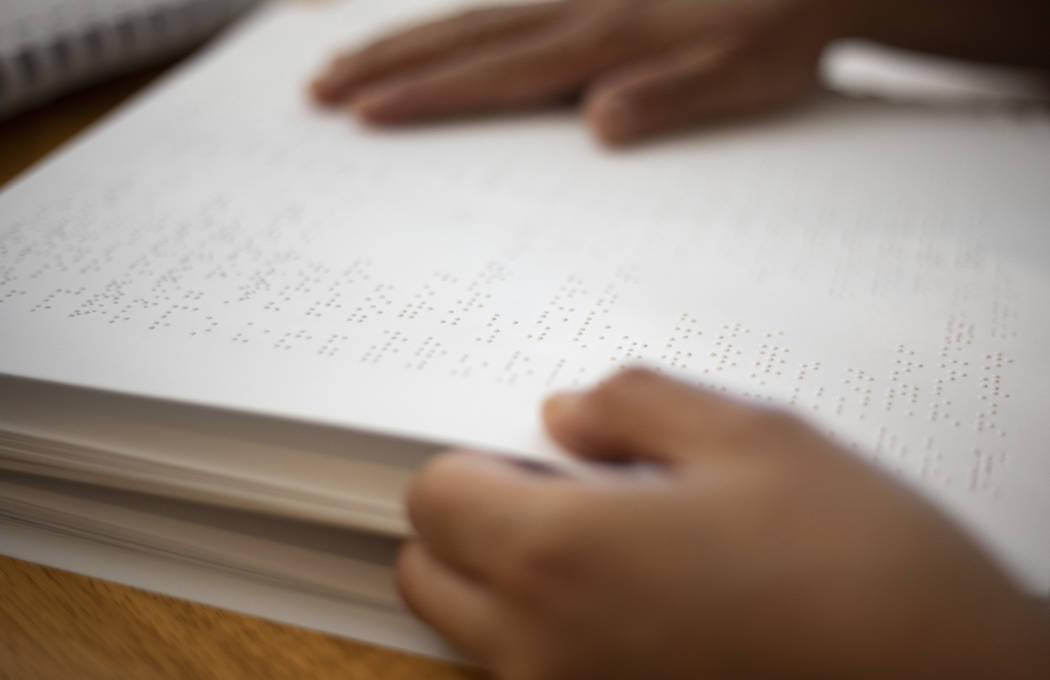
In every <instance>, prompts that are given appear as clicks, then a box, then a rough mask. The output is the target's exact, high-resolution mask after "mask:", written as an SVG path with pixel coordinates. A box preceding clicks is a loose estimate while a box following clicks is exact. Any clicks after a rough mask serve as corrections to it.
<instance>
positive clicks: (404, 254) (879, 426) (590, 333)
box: [0, 0, 1050, 590]
mask: <svg viewBox="0 0 1050 680" xmlns="http://www.w3.org/2000/svg"><path fill="white" fill-rule="evenodd" d="M424 4H425V5H427V6H428V7H429V6H430V5H431V4H432V3H424ZM417 10H418V6H417V5H415V4H413V3H384V2H379V1H378V0H375V1H368V0H358V1H355V2H353V3H347V4H346V5H339V6H335V7H328V8H323V9H317V8H294V7H277V8H272V9H270V10H267V11H265V12H263V13H262V14H260V15H258V16H256V17H254V18H253V19H251V20H250V21H249V22H248V23H247V24H246V25H244V26H243V27H242V28H241V30H239V31H238V32H237V33H236V35H234V36H233V37H232V38H231V39H230V40H228V41H226V42H225V43H223V44H222V45H220V46H219V47H218V48H217V49H214V50H212V51H211V52H210V53H209V54H207V55H205V56H203V57H201V58H199V59H197V60H195V61H194V62H193V63H191V64H190V65H189V66H188V67H186V68H184V69H183V70H182V71H181V72H179V73H178V74H176V75H175V76H174V77H172V78H169V79H168V80H167V82H166V83H164V84H162V85H161V86H159V87H156V88H154V89H153V91H152V92H151V93H150V94H148V95H147V96H146V97H144V98H142V99H140V100H139V101H137V102H136V103H134V104H133V105H131V106H129V107H127V108H125V109H124V110H123V111H122V112H121V113H120V114H118V115H117V116H115V117H113V118H111V119H110V120H109V121H107V122H106V123H105V124H103V125H102V126H100V127H98V128H97V129H95V130H94V131H93V132H92V133H91V134H89V135H87V136H85V137H83V138H81V139H80V140H79V141H77V142H76V143H75V144H73V145H72V146H70V147H68V148H67V149H66V150H64V151H63V152H61V153H60V154H58V155H56V156H55V157H53V158H52V159H50V160H49V161H48V162H46V163H44V164H43V165H41V166H40V167H38V168H37V169H36V170H35V171H33V172H31V173H29V174H28V175H27V176H25V177H23V178H22V179H21V181H18V182H16V183H15V184H14V185H13V186H11V187H10V188H8V189H7V190H6V191H5V192H4V193H3V194H2V195H0V263H2V264H0V333H2V335H0V342H2V344H3V351H2V352H0V371H2V372H5V373H10V374H16V375H21V376H27V377H33V378H44V379H50V380H58V381H61V382H66V383H73V384H78V385H89V386H94V387H100V388H104V389H110V390H116V391H120V392H125V393H130V394H149V395H154V396H160V397H164V398H169V399H177V400H183V401H189V402H193V403H198V404H205V405H209V404H210V405H222V406H226V407H232V408H237V409H244V410H248V411H253V412H258V413H262V414H280V415H282V416H286V417H295V418H300V419H304V420H309V421H318V422H325V423H330V424H336V425H340V426H345V427H349V428H357V429H362V430H366V431H369V432H378V433H386V434H390V435H392V436H411V437H416V438H423V439H427V440H433V441H437V442H448V443H457V444H469V445H474V446H480V447H486V448H493V449H498V450H501V451H510V452H520V453H525V454H528V455H534V456H547V457H550V456H558V455H560V454H558V453H557V452H556V451H554V449H553V448H552V447H551V446H550V444H549V443H548V442H547V441H546V440H545V438H544V436H543V434H542V430H541V426H540V422H539V418H538V407H539V403H540V400H541V398H542V397H543V396H544V395H546V394H548V393H549V392H551V391H553V390H556V389H564V388H573V387H583V386H586V385H588V384H590V383H591V382H593V381H595V380H597V379H599V378H601V377H602V376H606V375H608V374H610V373H611V372H613V371H615V370H616V369H618V368H620V367H621V366H624V365H628V364H634V363H639V362H645V363H648V364H650V365H653V366H657V367H660V368H662V369H663V370H666V371H669V372H673V373H675V374H678V375H681V376H683V377H685V378H687V379H689V380H692V381H694V382H696V383H698V384H702V385H704V386H706V387H708V388H709V389H715V390H720V391H725V392H726V393H727V394H732V395H736V396H739V397H744V398H748V399H751V400H755V401H759V402H763V403H774V404H781V405H784V406H787V407H790V408H792V409H794V410H795V412H797V413H799V414H801V415H802V416H804V417H806V418H808V419H809V420H811V421H812V422H814V423H816V424H817V425H818V426H819V427H820V429H821V430H823V431H825V432H828V433H829V434H831V435H832V436H833V437H835V438H836V439H837V440H838V441H839V442H842V443H843V444H844V445H845V446H847V447H849V448H850V449H852V450H854V451H856V452H857V453H858V454H859V455H863V456H868V457H871V458H873V459H874V460H876V461H878V463H879V464H881V465H884V466H885V467H886V468H888V469H890V470H893V471H895V472H897V473H898V474H899V475H900V476H901V477H902V478H904V479H906V480H909V481H910V482H912V483H915V484H917V485H918V486H919V487H920V488H922V489H924V490H925V491H926V492H927V493H928V494H929V495H930V496H931V497H932V498H934V499H936V500H937V501H938V502H939V503H941V504H942V505H943V506H944V507H946V508H948V509H949V510H950V511H951V512H952V513H953V514H954V516H956V517H957V518H959V519H960V520H962V521H963V522H964V523H965V524H966V525H967V526H968V527H970V528H971V529H972V530H973V531H974V532H976V533H977V535H979V536H980V537H981V538H982V539H983V540H984V541H985V542H986V543H987V544H989V545H990V546H992V547H993V548H994V549H995V550H996V551H997V553H998V554H999V555H1000V556H1001V557H1002V558H1003V559H1004V560H1005V561H1006V563H1008V564H1009V565H1010V566H1011V567H1012V568H1013V569H1014V570H1015V572H1016V573H1017V574H1019V575H1020V576H1022V577H1024V578H1025V580H1026V582H1027V583H1028V584H1030V585H1031V586H1032V587H1033V588H1037V589H1040V590H1046V589H1047V585H1048V579H1050V540H1048V538H1047V533H1046V521H1047V518H1048V517H1050V494H1048V493H1047V483H1048V480H1050V455H1048V452H1047V444H1046V442H1048V441H1050V418H1048V417H1047V414H1048V411H1050V393H1048V384H1050V356H1048V349H1047V348H1048V347H1050V320H1048V315H1047V303H1048V301H1050V233H1048V232H1050V230H1048V228H1047V216H1048V215H1050V121H1048V119H1047V117H1045V116H1044V115H1042V114H1037V113H1032V112H1027V113H1026V112H1024V111H1021V112H996V111H992V110H988V111H983V112H974V111H973V110H972V109H962V110H958V109H953V108H951V107H932V108H931V107H919V106H912V105H909V106H899V105H891V104H884V103H878V102H875V101H868V100H866V101H854V100H849V99H846V98H840V97H826V98H824V99H823V100H821V101H817V102H814V103H812V104H810V105H808V106H806V107H803V108H801V109H797V110H794V111H792V112H790V113H786V114H781V115H777V116H771V117H768V118H764V119H762V120H755V121H750V122H742V123H739V124H736V125H726V126H720V127H716V128H713V129H708V130H705V131H702V132H698V133H696V134H691V135H686V136H679V137H675V138H673V139H668V140H664V141H660V142H657V143H654V144H650V145H647V146H644V147H640V148H638V149H634V150H628V151H608V150H604V149H602V148H600V147H599V146H598V145H597V144H595V143H594V142H593V140H592V139H591V138H590V137H589V135H588V133H587V131H586V130H585V128H584V127H583V126H582V125H581V124H580V121H579V119H578V117H577V116H576V114H575V113H573V112H569V111H564V112H550V113H530V114H525V115H520V116H511V117H505V118H501V119H497V120H483V121H471V122H469V123H449V124H442V125H437V126H432V127H421V128H417V129H410V130H398V131H375V130H368V129H364V128H362V127H359V126H358V125H357V124H355V123H354V122H352V121H351V120H349V119H348V117H347V116H346V115H345V114H343V113H341V112H338V111H336V112H326V111H319V110H317V109H315V108H313V107H312V106H311V105H310V104H309V103H308V102H307V101H306V99H305V97H304V96H303V89H304V84H305V82H306V80H307V79H308V77H309V76H310V74H311V73H312V72H313V71H314V70H315V69H316V68H317V66H318V64H319V63H321V62H322V61H323V59H324V58H325V56H326V55H328V54H329V53H330V52H331V51H333V50H334V49H335V48H337V47H339V46H341V45H344V44H346V43H350V42H353V41H355V40H359V39H362V38H364V37H365V36H371V35H373V34H375V33H376V32H377V31H379V30H382V29H383V28H386V27H389V26H391V25H393V24H396V23H398V22H400V21H404V20H406V19H407V18H414V17H416V16H417V14H418V12H417Z"/></svg>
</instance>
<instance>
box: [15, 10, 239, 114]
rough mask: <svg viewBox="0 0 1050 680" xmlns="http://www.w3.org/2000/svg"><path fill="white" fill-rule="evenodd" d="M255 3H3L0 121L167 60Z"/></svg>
mask: <svg viewBox="0 0 1050 680" xmlns="http://www.w3.org/2000/svg"><path fill="white" fill-rule="evenodd" d="M251 4H253V0H4V2H3V3H2V4H0V118H4V117H6V116H10V115H13V114H15V113H17V112H19V111H21V110H23V109H26V108H28V107H30V106H32V105H34V104H37V103H40V102H43V101H46V100H48V99H50V98H53V97H55V96H58V95H60V94H63V93H65V92H68V91H69V90H71V89H73V88H76V87H78V86H81V85H85V84H88V83H91V82H94V81H97V80H100V79H102V78H105V77H107V76H112V75H116V74H118V73H123V72H127V71H131V70H133V69H135V68H137V67H141V66H143V65H147V64H149V63H151V62H154V61H157V60H159V59H163V58H165V57H171V56H173V55H175V54H177V53H179V52H180V51H183V50H185V49H187V48H189V47H190V46H192V45H193V44H195V43H196V42H198V41H200V40H201V39H202V38H204V37H205V36H207V35H209V34H210V33H213V32H214V31H215V30H216V29H217V28H219V27H220V26H223V25H224V24H225V23H226V22H228V21H229V20H230V19H232V18H233V17H235V16H237V15H238V14H240V13H241V12H242V11H244V10H245V9H246V8H247V7H248V6H249V5H251Z"/></svg>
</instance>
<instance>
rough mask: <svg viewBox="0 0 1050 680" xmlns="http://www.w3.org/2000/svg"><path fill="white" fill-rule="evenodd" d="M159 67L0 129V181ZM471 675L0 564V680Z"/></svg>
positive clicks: (2, 560) (367, 679)
mask: <svg viewBox="0 0 1050 680" xmlns="http://www.w3.org/2000/svg"><path fill="white" fill-rule="evenodd" d="M168 67H170V65H169V66H168ZM168 67H156V68H153V69H152V70H150V71H147V72H144V73H139V74H136V75H130V76H126V77H123V78H120V79H117V80H115V81H110V82H109V83H107V84H105V85H102V86H98V87H94V88H91V89H88V90H84V91H82V92H79V93H76V94H73V95H70V96H67V97H65V98H63V99H61V100H58V101H56V102H54V103H52V104H50V105H48V106H46V107H44V108H42V109H37V110H35V111H30V112H27V113H25V114H23V115H21V116H19V117H17V118H14V119H12V120H9V121H6V122H3V123H0V184H4V183H6V182H7V181H9V180H10V179H11V178H13V177H15V176H16V175H17V174H18V173H20V172H22V171H23V170H25V169H26V168H27V167H29V166H30V165H32V164H33V163H35V162H36V161H37V160H39V159H40V158H42V157H43V156H45V155H46V154H47V153H48V152H50V151H51V150H52V149H55V148H56V147H58V146H59V145H61V144H62V143H63V142H65V141H66V140H67V139H69V138H70V137H72V136H73V135H75V134H76V133H78V132H80V131H81V130H83V129H84V128H85V127H87V126H88V125H89V124H91V123H92V122H93V121H95V120H96V119H98V118H100V117H101V116H103V115H104V114H105V113H107V112H108V111H110V110H111V109H113V108H114V107H115V106H117V105H118V104H120V103H121V102H122V101H124V100H125V99H127V98H128V97H130V96H131V95H132V94H134V93H135V92H136V91H138V90H139V89H141V88H142V87H143V86H144V85H146V84H147V83H149V82H150V81H151V80H153V79H154V78H156V77H157V76H158V75H159V74H160V73H162V72H163V71H164V70H166V68H168ZM481 677H483V676H482V675H481V674H479V673H478V672H476V671H473V670H469V669H465V668H461V667H457V666H454V665H452V664H446V663H440V662H436V661H432V660H429V659H422V658H418V657H414V656H410V655H407V654H402V653H398V652H393V651H390V650H386V649H381V648H378V647H373V646H370V645H366V644H363V643H359V642H354V641H351V640H346V639H342V638H338V637H335V636H331V635H324V634H321V633H316V632H313V631H307V630H303V629H300V628H296V627H293V626H287V625H281V624H277V623H273V622H270V621H265V620H262V619H258V618H254V617H251V616H246V615H242V614H236V613H232V612H229V611H224V610H220V609H216V608H214V607H208V606H204V605H200V604H196V603H192V602H186V601H182V600H178V599H174V598H171V597H165V596H162V595H157V594H154V593H149V592H146V591H142V590H137V589H134V588H128V587H125V586H121V585H117V584H114V583H109V582H105V581H100V580H97V579H92V578H87V577H84V576H79V575H76V574H71V573H68V572H64V571H60V570H57V569H51V568H48V567H43V566H40V565H36V564H30V563H27V562H22V561H19V560H14V559H10V558H6V557H0V679H2V680H51V679H65V678H75V679H76V680H96V679H97V680H110V679H117V678H121V679H124V678H131V679H133V680H152V679H154V678H189V679H193V680H197V679H201V680H210V679H212V678H223V679H224V680H241V679H242V678H243V679H244V680H249V679H251V680H266V679H269V678H296V679H300V678H301V679H307V678H353V679H360V680H372V679H380V678H382V679H384V680H387V679H402V678H404V679H407V678H412V679H422V680H426V679H433V680H446V679H447V680H453V679H455V680H464V679H467V678H481Z"/></svg>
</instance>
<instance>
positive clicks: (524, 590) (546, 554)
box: [496, 503, 578, 596]
mask: <svg viewBox="0 0 1050 680" xmlns="http://www.w3.org/2000/svg"><path fill="white" fill-rule="evenodd" d="M555 505H558V503H556V504H555ZM561 505H564V503H561ZM544 514H545V515H546V516H545V517H543V518H539V519H537V520H536V521H535V522H533V523H532V524H531V526H529V527H528V528H527V529H523V530H522V531H519V532H516V534H515V535H514V536H513V537H508V539H507V541H506V542H505V544H504V545H503V546H502V550H501V551H500V552H501V554H502V556H503V559H502V560H501V561H500V565H499V568H498V569H497V574H496V577H497V578H498V579H499V580H500V582H501V584H502V585H503V587H505V588H507V589H508V590H509V591H511V592H514V593H517V594H519V595H524V596H535V595H538V594H541V593H543V592H546V591H547V589H548V588H549V586H550V585H551V584H552V583H553V582H555V581H557V580H558V579H560V578H562V577H564V575H565V574H566V573H567V572H568V571H570V570H571V568H572V565H573V563H574V560H575V546H576V540H575V539H576V536H577V533H578V532H577V531H576V522H574V521H573V520H572V514H571V511H570V510H568V509H564V510H563V509H561V508H556V509H549V510H548V511H547V512H545V513H544Z"/></svg>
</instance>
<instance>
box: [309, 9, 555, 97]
mask: <svg viewBox="0 0 1050 680" xmlns="http://www.w3.org/2000/svg"><path fill="white" fill-rule="evenodd" d="M558 9H559V3H556V2H544V3H530V4H525V5H511V6H505V7H485V8H480V9H474V10H469V11H466V12H463V13H461V14H457V15H454V16H451V17H446V18H443V19H438V20H436V21H432V22H428V23H424V24H421V25H419V26H414V27H412V28H408V29H405V30H403V31H400V32H397V33H394V34H393V35H390V36H388V37H385V38H382V39H380V40H377V41H375V42H373V43H371V44H369V45H367V46H365V47H363V48H361V49H356V50H352V51H350V52H346V53H344V54H340V55H338V56H337V57H335V58H334V59H333V60H332V61H331V63H330V64H329V65H328V66H327V67H326V68H325V69H324V70H323V71H322V72H321V74H320V75H319V76H318V77H317V78H316V79H315V80H314V81H313V82H312V83H311V91H312V93H313V95H314V97H315V98H316V99H317V100H318V101H320V102H323V103H334V102H338V101H341V100H342V99H344V98H345V97H347V96H348V95H350V94H351V93H352V91H353V90H354V89H355V88H357V87H360V86H361V85H363V84H365V83H368V82H371V81H373V80H375V79H377V78H382V77H385V76H388V75H390V74H392V73H395V72H397V71H401V70H404V69H411V68H416V67H419V66H423V65H426V64H432V63H435V62H437V61H440V60H442V59H446V58H449V57H452V56H454V55H457V54H460V53H462V52H464V51H469V50H477V49H479V48H482V47H485V46H487V45H490V44H493V43H496V42H499V41H501V40H505V39H507V38H508V36H511V35H514V34H518V33H522V32H525V31H528V30H530V29H534V28H537V27H540V26H542V25H543V24H544V23H545V22H547V21H549V20H550V19H551V18H552V17H553V16H554V14H555V12H556V11H557V10H558Z"/></svg>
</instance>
